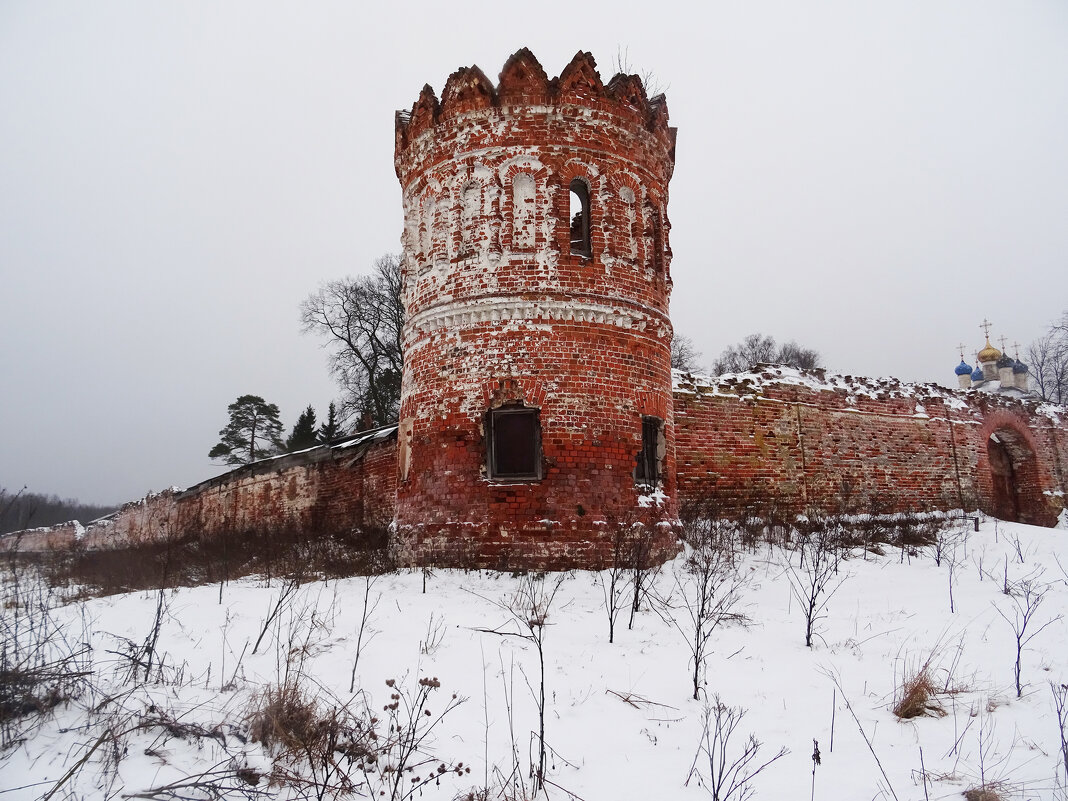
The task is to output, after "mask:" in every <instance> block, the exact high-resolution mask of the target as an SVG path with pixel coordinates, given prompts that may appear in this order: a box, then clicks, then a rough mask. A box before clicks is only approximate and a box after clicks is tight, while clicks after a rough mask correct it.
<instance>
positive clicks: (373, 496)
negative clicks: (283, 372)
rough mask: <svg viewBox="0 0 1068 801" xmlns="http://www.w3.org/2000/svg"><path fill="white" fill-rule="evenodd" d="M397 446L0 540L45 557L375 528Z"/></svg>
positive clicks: (303, 463)
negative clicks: (171, 542)
mask: <svg viewBox="0 0 1068 801" xmlns="http://www.w3.org/2000/svg"><path fill="white" fill-rule="evenodd" d="M396 463H397V442H396V439H395V438H394V437H388V438H384V439H380V440H378V441H374V442H371V443H365V444H363V445H361V446H359V447H356V448H346V447H345V446H340V447H337V446H335V447H333V448H317V449H315V450H314V451H309V452H306V453H303V454H295V455H291V456H285V457H281V458H279V459H274V460H267V461H264V462H258V463H256V464H254V465H249V466H246V467H242V468H238V469H237V470H234V471H231V472H230V473H226V474H224V475H222V476H219V477H218V478H215V479H211V480H209V481H206V482H203V483H201V484H198V485H197V486H195V487H191V488H190V489H188V490H185V491H182V490H178V489H169V490H165V491H163V492H159V493H151V494H149V495H148V496H146V497H145V498H142V499H141V500H139V501H133V502H131V503H127V504H125V505H123V507H122V508H121V509H119V511H118V512H116V513H115V514H114V515H111V516H110V517H108V518H105V519H103V520H101V521H98V522H95V523H92V524H90V525H89V526H88V527H85V528H83V527H81V526H80V525H78V524H76V523H73V522H72V523H65V524H63V525H61V526H53V527H50V528H45V529H33V530H30V531H28V532H24V533H23V534H22V535H21V536H9V537H5V538H4V539H2V540H0V551H2V550H7V549H11V548H12V547H17V548H18V549H19V550H20V551H25V552H45V551H50V550H55V549H57V548H65V547H70V546H71V545H73V544H74V543H75V542H80V543H81V545H82V546H83V547H86V548H91V549H110V548H127V547H135V546H137V545H143V544H147V543H152V542H163V541H166V540H167V539H182V538H186V537H193V538H210V537H212V536H216V535H219V534H223V533H228V532H241V531H268V532H270V531H283V530H285V529H295V530H297V531H300V532H304V533H306V534H307V536H309V537H318V536H331V535H337V534H342V533H349V532H352V531H356V530H368V529H371V528H381V527H382V526H384V525H388V523H389V521H390V520H392V518H393V514H394V503H395V496H396Z"/></svg>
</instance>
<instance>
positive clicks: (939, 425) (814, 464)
mask: <svg viewBox="0 0 1068 801" xmlns="http://www.w3.org/2000/svg"><path fill="white" fill-rule="evenodd" d="M1049 412H1050V410H1049V409H1048V408H1045V409H1043V408H1041V407H1040V405H1039V404H1037V403H1035V402H1033V401H1019V400H1013V399H1005V398H999V397H997V396H990V395H984V394H982V393H976V392H973V393H954V392H950V391H948V390H945V389H942V388H940V387H935V386H933V385H928V386H917V385H904V384H900V383H898V382H896V381H890V380H884V381H877V380H871V379H861V378H857V379H854V378H852V377H847V378H841V377H834V378H829V379H828V378H826V377H825V376H823V375H821V374H816V373H807V374H801V373H797V372H796V371H790V370H784V369H782V368H768V369H766V370H764V371H762V372H758V373H755V374H747V375H745V376H738V377H725V378H724V379H723V380H716V379H711V380H709V379H702V378H693V377H686V376H681V377H679V381H678V382H677V386H676V392H675V430H676V436H675V448H676V452H675V456H676V461H677V464H678V476H679V499H680V503H681V504H683V505H686V504H687V503H693V502H696V501H699V500H702V499H705V498H707V497H712V498H714V499H715V500H716V501H717V502H718V503H719V504H720V505H721V506H722V507H723V508H724V509H725V511H727V512H728V513H737V512H738V511H740V510H741V509H743V508H746V507H750V508H753V507H756V508H761V507H765V508H766V507H768V506H774V507H776V508H778V509H780V510H781V511H782V512H783V513H784V514H787V515H792V514H800V513H803V512H805V511H807V510H820V511H828V512H837V511H847V512H851V513H860V512H897V511H910V510H911V511H921V510H928V509H953V508H961V507H963V508H965V509H975V508H980V509H982V510H983V511H986V512H988V513H991V514H996V513H998V512H1001V513H1002V515H1003V516H1005V515H1004V512H1005V510H1004V509H998V508H996V503H995V493H994V487H993V479H992V474H991V465H990V459H989V455H988V446H987V442H988V440H989V439H990V436H991V434H995V433H1000V436H1001V438H1002V439H1005V440H1006V441H1008V442H1010V443H1011V448H1010V449H1011V450H1014V457H1013V458H1014V462H1015V464H1016V483H1017V487H1018V502H1019V509H1018V517H1019V519H1020V520H1021V521H1022V522H1029V523H1035V524H1039V525H1053V524H1054V523H1055V521H1056V519H1057V515H1058V513H1059V512H1060V510H1061V509H1062V508H1063V506H1064V491H1065V477H1064V474H1063V465H1064V464H1065V463H1066V461H1065V457H1066V456H1068V451H1066V450H1065V446H1066V443H1068V428H1066V427H1065V425H1064V423H1063V422H1061V421H1060V420H1058V419H1057V416H1056V413H1055V412H1054V413H1053V414H1050V413H1049ZM1062 412H1063V410H1062Z"/></svg>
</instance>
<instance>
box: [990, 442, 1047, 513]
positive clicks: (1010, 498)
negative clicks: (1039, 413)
mask: <svg viewBox="0 0 1068 801" xmlns="http://www.w3.org/2000/svg"><path fill="white" fill-rule="evenodd" d="M986 449H987V460H988V463H989V469H990V484H991V493H990V508H989V509H988V511H989V512H990V513H991V514H992V515H994V517H997V518H1000V519H1001V520H1011V521H1017V522H1021V523H1037V524H1041V523H1044V522H1045V520H1044V519H1045V517H1046V510H1045V508H1044V504H1043V503H1042V491H1041V488H1040V486H1039V479H1038V463H1037V460H1036V458H1035V452H1034V450H1033V449H1032V448H1031V446H1030V445H1029V444H1028V442H1027V437H1026V436H1025V435H1024V434H1023V433H1022V432H1021V431H1019V430H1017V429H1015V428H1013V427H1009V426H1001V427H999V428H998V429H996V430H995V431H993V432H992V433H991V434H990V436H989V437H988V438H987V441H986Z"/></svg>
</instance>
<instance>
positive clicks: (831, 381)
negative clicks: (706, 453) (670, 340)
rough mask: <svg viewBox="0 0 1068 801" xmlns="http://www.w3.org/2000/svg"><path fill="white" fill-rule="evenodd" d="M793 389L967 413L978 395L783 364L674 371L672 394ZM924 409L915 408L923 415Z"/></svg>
mask: <svg viewBox="0 0 1068 801" xmlns="http://www.w3.org/2000/svg"><path fill="white" fill-rule="evenodd" d="M789 387H802V388H804V389H807V390H810V391H811V392H813V393H819V392H832V393H835V394H836V395H837V396H839V397H840V398H841V399H843V400H844V401H845V403H846V404H847V405H851V406H852V405H856V403H857V401H858V400H861V399H865V400H869V401H888V400H895V399H896V400H899V401H900V400H906V399H914V400H915V401H917V403H919V402H920V401H922V402H924V403H929V402H931V401H941V402H942V403H944V404H945V406H946V408H947V409H954V410H958V411H963V410H967V409H970V408H972V406H973V404H969V403H968V402H967V400H966V399H967V398H969V396H970V395H973V394H975V393H973V392H971V391H969V390H964V391H959V390H951V389H947V388H946V387H943V386H940V385H938V384H911V383H907V382H904V381H899V380H898V379H896V378H869V377H864V376H852V375H836V374H834V373H828V372H827V371H826V370H822V369H815V370H805V369H798V368H795V367H789V366H787V365H782V364H758V365H756V366H754V367H753V368H752V369H751V370H749V371H746V372H742V373H725V374H723V375H720V376H710V375H706V374H703V373H689V372H685V371H682V370H673V371H672V390H673V392H674V393H675V394H680V395H685V394H701V395H712V396H718V397H734V398H737V397H745V396H748V397H753V398H767V397H770V396H776V395H781V394H782V390H783V389H786V388H789ZM984 398H985V400H986V402H990V401H991V400H995V399H996V400H997V401H1008V402H1009V403H1013V404H1019V403H1023V404H1024V405H1025V406H1027V407H1028V409H1029V411H1031V412H1035V413H1038V414H1043V415H1045V416H1047V417H1050V418H1051V419H1053V420H1054V421H1055V422H1059V421H1060V418H1059V417H1058V415H1064V414H1065V410H1064V409H1063V408H1062V407H1058V406H1054V405H1052V404H1048V403H1042V404H1039V403H1038V402H1037V400H1036V399H1031V398H1012V399H1009V398H999V397H998V396H996V395H990V394H989V393H986V394H985V395H984ZM920 408H921V407H919V406H917V413H918V414H919V413H920V411H919V409H920Z"/></svg>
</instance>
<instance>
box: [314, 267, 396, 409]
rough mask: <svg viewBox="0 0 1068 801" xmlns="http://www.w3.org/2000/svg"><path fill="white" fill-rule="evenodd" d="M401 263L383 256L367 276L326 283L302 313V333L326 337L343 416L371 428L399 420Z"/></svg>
mask: <svg viewBox="0 0 1068 801" xmlns="http://www.w3.org/2000/svg"><path fill="white" fill-rule="evenodd" d="M401 282H402V278H401V257H400V256H396V255H393V254H387V255H385V256H382V257H380V258H379V259H377V260H376V261H375V264H374V268H373V270H372V272H371V274H370V275H362V276H357V277H356V278H344V279H342V280H340V281H330V282H328V283H325V284H323V285H322V286H320V287H319V289H318V291H316V292H315V293H313V294H311V295H309V296H308V297H307V298H306V299H305V300H304V302H303V303H302V304H301V307H300V317H301V322H302V323H303V326H304V331H305V332H314V333H317V334H325V335H326V337H327V347H328V348H329V349H330V369H331V371H332V372H333V374H334V377H335V379H336V380H337V381H338V383H339V384H340V385H341V390H342V411H343V412H344V413H346V414H348V415H357V416H358V417H360V418H364V417H366V416H370V419H371V422H372V423H373V424H375V425H386V424H388V423H392V422H394V421H395V420H396V419H397V410H398V407H399V404H400V381H401V369H402V367H403V353H402V349H401V334H402V331H403V328H404V305H403V304H402V302H401Z"/></svg>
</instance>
